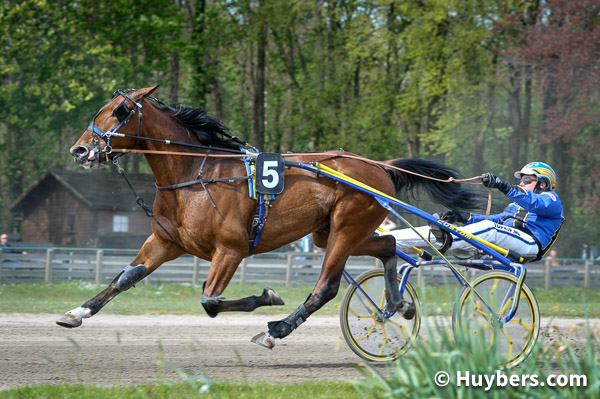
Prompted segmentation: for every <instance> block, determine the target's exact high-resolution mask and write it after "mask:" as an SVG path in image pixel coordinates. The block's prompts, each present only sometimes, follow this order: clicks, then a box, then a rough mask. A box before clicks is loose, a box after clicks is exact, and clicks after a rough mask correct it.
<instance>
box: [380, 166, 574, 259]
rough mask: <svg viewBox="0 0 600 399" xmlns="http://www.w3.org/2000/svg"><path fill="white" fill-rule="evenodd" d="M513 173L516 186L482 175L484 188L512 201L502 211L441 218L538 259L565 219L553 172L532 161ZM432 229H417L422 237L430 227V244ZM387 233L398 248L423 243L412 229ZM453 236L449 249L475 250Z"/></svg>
mask: <svg viewBox="0 0 600 399" xmlns="http://www.w3.org/2000/svg"><path fill="white" fill-rule="evenodd" d="M514 176H515V177H516V178H517V179H520V183H519V185H518V186H515V185H513V184H511V183H510V182H508V181H506V180H504V179H502V178H500V177H498V176H495V175H493V174H491V173H485V174H483V175H482V183H483V185H484V186H485V187H490V188H496V189H498V190H500V191H501V192H502V193H504V195H506V196H507V197H508V198H510V199H511V200H513V201H514V202H512V203H511V204H510V205H508V206H507V207H506V209H504V212H502V213H499V214H496V215H490V216H489V219H488V220H485V215H480V214H476V213H468V212H460V211H456V210H452V209H451V210H448V211H446V212H444V213H442V215H441V216H440V219H442V220H445V221H447V222H449V223H457V222H458V223H463V224H464V225H465V226H464V227H461V230H463V231H466V232H468V233H469V234H471V235H473V236H477V237H479V238H481V239H483V240H485V241H488V242H491V243H493V244H495V245H497V246H499V247H502V248H504V249H507V250H509V251H511V252H516V253H517V254H519V255H520V256H523V257H525V258H531V257H537V258H538V259H540V258H541V257H542V256H544V255H545V254H546V252H548V251H549V250H550V247H551V246H552V245H553V244H554V242H555V241H556V238H557V237H558V232H559V230H560V228H561V226H562V224H563V222H564V219H565V218H564V216H563V207H562V203H561V201H560V198H559V197H558V194H556V192H555V191H554V190H555V188H556V173H554V170H553V169H552V168H551V167H550V166H549V165H548V164H545V163H543V162H531V163H528V164H527V165H525V166H523V168H522V169H521V170H519V171H517V172H515V174H514ZM435 229H436V226H435V225H434V226H432V227H429V226H423V227H418V228H417V230H418V231H419V233H421V234H422V235H423V237H425V238H427V237H428V236H429V233H430V231H432V230H433V231H432V233H433V234H432V235H433V236H432V237H430V238H431V242H432V243H433V242H434V241H435V235H437V234H436V231H435ZM437 230H439V229H437ZM389 234H391V235H393V236H394V238H396V244H397V246H398V247H399V248H400V249H401V250H407V249H408V248H410V247H413V246H420V247H422V246H423V240H422V239H421V238H420V237H419V236H418V235H417V234H416V233H415V232H414V231H413V230H412V229H402V230H392V231H391V232H390V233H389ZM452 238H453V242H452V246H451V247H450V249H452V250H454V249H462V250H467V251H470V252H473V251H475V247H473V246H471V245H470V244H469V243H468V242H466V241H465V240H463V239H461V238H460V237H459V236H455V235H452Z"/></svg>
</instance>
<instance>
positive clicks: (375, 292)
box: [340, 269, 421, 362]
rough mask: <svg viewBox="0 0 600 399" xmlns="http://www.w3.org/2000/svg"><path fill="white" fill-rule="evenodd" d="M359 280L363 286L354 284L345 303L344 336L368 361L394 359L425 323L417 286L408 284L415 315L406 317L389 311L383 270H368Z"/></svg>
mask: <svg viewBox="0 0 600 399" xmlns="http://www.w3.org/2000/svg"><path fill="white" fill-rule="evenodd" d="M398 280H399V281H400V276H398ZM356 282H357V283H358V285H359V286H360V289H359V288H358V287H357V286H356V285H354V284H350V286H349V287H348V289H347V290H346V293H345V294H344V299H343V300H342V303H341V310H340V323H341V325H342V333H343V335H344V339H345V340H346V343H347V344H348V346H350V349H352V351H354V353H356V354H357V355H358V356H360V357H361V358H362V359H364V360H368V361H376V362H386V361H392V360H394V359H396V358H397V357H398V356H400V355H402V354H403V353H405V352H406V351H407V350H408V349H409V348H410V346H411V345H412V344H413V342H414V341H415V339H416V338H417V334H418V333H419V327H420V325H421V308H420V305H419V298H418V297H417V294H416V293H415V290H414V288H413V287H412V286H411V285H410V284H409V283H406V287H405V289H404V300H406V301H407V302H412V303H413V304H414V305H415V315H414V317H413V318H412V319H411V320H406V319H405V318H404V317H402V315H400V314H399V313H387V312H385V278H384V272H383V269H374V270H369V271H366V272H364V273H362V274H361V275H360V276H358V278H357V279H356ZM361 289H362V290H361ZM363 291H364V292H363ZM365 294H366V295H365ZM367 295H368V296H367Z"/></svg>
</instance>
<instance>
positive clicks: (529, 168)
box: [515, 162, 556, 191]
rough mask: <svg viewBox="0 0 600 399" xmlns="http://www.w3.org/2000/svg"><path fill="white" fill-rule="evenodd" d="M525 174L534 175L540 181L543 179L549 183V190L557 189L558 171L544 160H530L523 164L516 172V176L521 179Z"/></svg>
mask: <svg viewBox="0 0 600 399" xmlns="http://www.w3.org/2000/svg"><path fill="white" fill-rule="evenodd" d="M523 175H534V176H535V177H537V178H538V181H540V180H543V181H545V182H546V183H547V184H548V190H550V191H554V190H555V189H556V173H554V169H552V168H551V167H550V165H548V164H546V163H543V162H530V163H528V164H527V165H525V166H523V167H522V168H521V170H518V171H516V172H515V177H516V178H517V179H520V178H521V176H523Z"/></svg>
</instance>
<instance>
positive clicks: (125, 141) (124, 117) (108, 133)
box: [70, 85, 158, 169]
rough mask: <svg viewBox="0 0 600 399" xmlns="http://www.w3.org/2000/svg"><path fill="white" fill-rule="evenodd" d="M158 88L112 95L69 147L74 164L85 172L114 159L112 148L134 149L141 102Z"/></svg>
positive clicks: (139, 124) (124, 91)
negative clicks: (81, 167) (84, 169)
mask: <svg viewBox="0 0 600 399" xmlns="http://www.w3.org/2000/svg"><path fill="white" fill-rule="evenodd" d="M157 88H158V85H156V86H153V87H147V88H145V89H139V90H135V89H127V90H117V91H115V92H114V93H113V97H112V99H111V100H110V101H109V102H108V103H107V104H105V105H104V106H103V107H102V108H101V109H100V111H98V113H97V114H96V116H95V117H94V118H93V119H92V122H91V123H90V125H89V126H88V128H87V129H86V130H85V132H84V133H83V135H81V137H80V138H79V140H77V142H76V143H75V145H74V146H73V147H71V150H70V152H71V155H73V158H74V160H75V163H76V164H77V165H80V166H83V167H84V168H86V169H98V168H99V167H100V166H101V165H102V162H103V161H104V160H107V159H114V155H112V148H113V146H116V147H119V148H133V147H134V146H135V145H136V142H137V140H136V137H138V136H139V135H140V133H141V119H142V113H141V108H142V100H143V99H144V97H146V96H148V95H150V94H151V93H152V92H153V91H154V90H156V89H157Z"/></svg>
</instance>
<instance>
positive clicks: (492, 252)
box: [285, 161, 527, 324]
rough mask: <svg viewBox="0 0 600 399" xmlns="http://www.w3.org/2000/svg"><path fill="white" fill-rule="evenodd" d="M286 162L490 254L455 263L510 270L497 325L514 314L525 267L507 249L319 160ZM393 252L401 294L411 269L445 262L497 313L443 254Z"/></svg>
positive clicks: (483, 268)
mask: <svg viewBox="0 0 600 399" xmlns="http://www.w3.org/2000/svg"><path fill="white" fill-rule="evenodd" d="M285 163H286V165H288V166H294V167H298V168H301V169H305V170H309V171H313V172H315V173H317V174H318V175H322V176H325V177H328V178H330V179H333V180H335V181H337V182H340V183H342V184H345V185H347V186H350V187H353V188H355V189H356V190H358V191H361V192H363V193H366V194H369V195H371V196H373V197H374V198H375V199H376V200H377V201H378V202H379V203H380V204H381V206H382V207H384V208H385V209H387V210H388V211H390V212H392V213H393V214H394V215H396V216H397V217H398V218H399V219H401V220H402V221H403V222H404V223H406V224H407V225H408V226H409V227H410V228H411V229H413V230H414V227H413V226H411V225H410V223H408V221H406V219H404V218H403V217H402V216H401V215H400V214H398V212H397V211H396V210H395V209H394V208H392V206H397V207H399V208H401V209H402V210H404V211H407V212H410V213H412V214H415V215H417V216H419V217H420V218H422V219H425V220H426V221H427V222H429V223H432V224H436V225H437V226H438V227H439V228H440V229H442V230H444V231H446V232H448V233H450V234H452V235H454V236H457V237H460V238H461V239H463V240H465V241H467V242H468V243H469V244H471V245H472V246H473V247H475V248H477V249H479V250H480V251H483V252H484V253H485V254H487V255H489V256H491V257H492V258H493V259H494V260H489V259H472V260H462V261H460V262H457V264H459V265H462V266H467V267H471V268H474V269H478V270H502V271H506V272H510V273H513V274H514V275H515V276H516V277H517V279H518V280H517V285H516V288H515V289H514V293H512V292H509V293H507V297H506V298H505V301H507V300H508V299H510V296H511V295H512V296H513V303H512V307H511V310H510V312H509V313H508V315H507V316H506V317H505V318H504V319H502V318H498V320H497V321H498V322H500V324H504V323H507V322H509V321H510V320H511V319H512V318H513V317H514V316H515V314H516V312H517V308H518V305H519V297H520V294H521V287H522V286H523V283H524V281H525V276H526V275H527V269H526V267H525V266H524V265H523V264H522V263H519V262H513V261H512V260H511V259H509V258H508V257H507V256H510V255H511V254H510V253H509V252H508V251H506V250H504V249H502V248H499V247H496V246H495V245H494V244H492V243H487V242H485V241H483V240H481V239H478V238H476V237H473V236H472V235H470V234H469V233H467V232H465V231H462V230H461V229H459V228H458V227H456V226H454V225H452V224H450V223H448V222H445V221H443V220H441V219H438V218H436V217H434V216H433V215H430V214H429V213H427V212H424V211H422V210H420V209H419V208H416V207H414V206H412V205H410V204H407V203H405V202H402V201H400V200H398V199H396V198H393V197H390V196H388V195H386V194H384V193H382V192H380V191H378V190H376V189H374V188H372V187H369V186H367V185H365V184H363V183H361V182H359V181H357V180H354V179H352V178H350V177H348V176H346V175H343V174H341V173H339V172H337V171H335V170H333V169H330V168H328V167H326V166H324V165H321V164H319V163H310V164H304V163H299V162H291V161H286V162H285ZM415 231H416V230H415ZM417 234H418V233H417ZM422 238H423V240H424V241H425V242H427V243H428V244H429V245H430V246H431V247H432V248H433V250H434V251H435V252H437V253H439V252H438V251H437V249H435V247H433V245H432V244H431V243H429V242H428V241H427V240H426V239H425V238H424V237H422ZM498 250H500V251H504V252H505V255H507V256H505V255H502V254H501V253H500V252H499V251H498ZM396 255H397V256H398V257H399V258H401V259H403V260H404V261H405V262H406V263H405V264H403V265H401V266H400V268H399V270H398V274H399V275H400V276H401V280H400V293H401V294H402V295H404V288H405V287H406V283H407V281H408V278H409V276H410V273H411V272H412V271H413V270H414V269H416V268H419V267H421V266H427V265H447V266H448V268H449V269H450V270H451V271H452V273H453V274H454V276H455V277H456V279H457V280H458V281H459V282H460V284H461V285H462V286H467V287H470V288H471V289H472V290H473V292H474V293H475V294H476V295H477V296H478V297H479V298H480V299H481V300H482V303H484V304H485V306H486V307H487V308H488V310H489V311H490V313H492V314H496V312H495V311H494V310H493V309H491V308H490V307H489V306H488V304H487V303H486V302H485V300H483V298H482V297H481V295H479V293H478V292H477V290H476V289H475V288H474V287H473V286H471V284H470V283H469V281H468V280H467V279H466V278H465V277H464V276H463V275H462V274H461V273H460V271H458V269H457V268H456V267H455V266H454V265H453V264H452V263H451V262H450V261H449V260H448V259H446V258H445V257H444V256H443V255H442V254H440V255H441V257H442V258H443V260H423V261H418V260H416V259H414V258H412V257H411V256H410V255H408V254H406V253H405V252H402V251H400V250H399V249H396ZM517 258H518V259H519V261H520V262H523V261H524V259H523V258H520V257H517ZM344 276H345V277H346V278H347V279H349V281H352V283H353V284H354V285H356V286H357V288H358V289H359V290H360V291H362V293H363V294H364V295H365V297H366V298H368V299H369V301H371V302H372V304H373V306H374V308H375V309H379V306H377V305H376V304H375V303H374V302H373V300H372V299H371V298H370V297H369V296H368V295H367V294H366V293H365V292H364V291H363V290H362V288H361V287H360V285H359V284H358V283H357V282H356V280H354V278H353V277H352V276H351V275H350V273H348V272H347V271H346V270H344ZM384 309H385V307H384ZM393 314H394V313H393V312H392V313H390V312H387V311H385V310H383V311H382V315H383V316H384V317H386V318H389V317H391V316H392V315H393Z"/></svg>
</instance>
